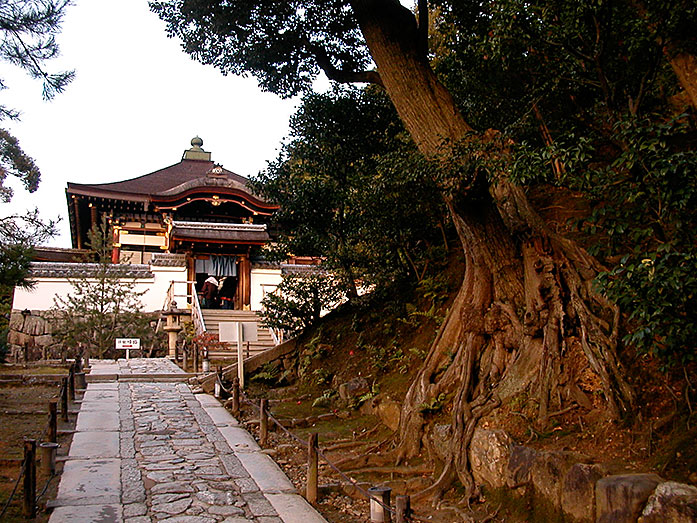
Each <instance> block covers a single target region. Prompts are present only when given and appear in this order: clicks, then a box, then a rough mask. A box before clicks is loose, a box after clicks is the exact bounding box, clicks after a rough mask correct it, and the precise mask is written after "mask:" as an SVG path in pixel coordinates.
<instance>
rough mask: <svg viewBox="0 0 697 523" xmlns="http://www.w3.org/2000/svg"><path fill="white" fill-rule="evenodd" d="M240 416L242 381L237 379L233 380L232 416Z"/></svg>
mask: <svg viewBox="0 0 697 523" xmlns="http://www.w3.org/2000/svg"><path fill="white" fill-rule="evenodd" d="M239 414H240V380H239V378H235V379H233V380H232V415H233V416H238V415H239Z"/></svg>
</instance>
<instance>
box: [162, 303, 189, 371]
mask: <svg viewBox="0 0 697 523" xmlns="http://www.w3.org/2000/svg"><path fill="white" fill-rule="evenodd" d="M182 314H188V311H186V310H180V309H178V308H177V302H176V301H173V302H172V303H171V304H170V306H169V309H168V310H166V311H164V312H163V313H162V315H163V316H164V317H165V326H164V327H163V328H162V330H164V331H165V332H166V333H167V336H168V339H167V344H168V348H169V353H168V357H169V358H171V359H173V360H174V361H177V335H178V334H179V331H181V330H182V325H181V316H182Z"/></svg>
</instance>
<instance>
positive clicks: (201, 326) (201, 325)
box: [191, 282, 206, 336]
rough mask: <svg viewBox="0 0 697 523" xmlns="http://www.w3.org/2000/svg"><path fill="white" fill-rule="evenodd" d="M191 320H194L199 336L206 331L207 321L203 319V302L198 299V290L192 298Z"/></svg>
mask: <svg viewBox="0 0 697 523" xmlns="http://www.w3.org/2000/svg"><path fill="white" fill-rule="evenodd" d="M194 283H195V282H194ZM191 321H192V322H194V330H195V331H196V335H197V336H198V335H200V334H203V333H204V332H206V322H205V321H203V312H201V303H200V302H199V301H198V294H196V292H194V293H193V299H192V300H191Z"/></svg>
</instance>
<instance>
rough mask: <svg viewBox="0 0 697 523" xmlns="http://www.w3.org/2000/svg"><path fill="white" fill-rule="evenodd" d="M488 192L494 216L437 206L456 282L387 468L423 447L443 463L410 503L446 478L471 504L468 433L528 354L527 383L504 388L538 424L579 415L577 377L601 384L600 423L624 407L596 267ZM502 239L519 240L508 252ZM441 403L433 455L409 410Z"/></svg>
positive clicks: (510, 189) (615, 327) (512, 200)
mask: <svg viewBox="0 0 697 523" xmlns="http://www.w3.org/2000/svg"><path fill="white" fill-rule="evenodd" d="M493 192H494V195H495V198H494V200H495V203H496V205H495V206H493V208H494V209H496V212H492V208H491V207H487V205H486V204H485V203H482V204H481V206H480V207H479V208H477V209H467V210H465V211H463V210H462V209H457V207H456V204H455V203H454V202H453V201H448V202H447V203H448V204H449V206H450V210H451V214H452V216H453V221H454V223H455V225H456V228H457V231H458V234H459V236H460V239H461V241H462V245H463V249H464V252H465V276H464V278H463V283H462V286H461V288H460V291H459V292H458V295H457V296H456V298H455V300H454V302H453V304H452V306H451V309H450V312H449V314H448V316H447V318H446V320H445V322H444V323H443V325H442V326H441V329H440V330H439V332H438V334H437V336H436V339H435V340H434V342H433V344H432V346H431V349H430V351H429V354H428V355H427V357H426V359H425V361H424V362H423V364H422V366H421V368H420V369H419V372H418V374H417V376H416V379H415V380H414V382H413V383H412V385H411V387H410V389H409V391H408V392H407V394H406V397H405V401H404V404H403V409H402V418H401V422H400V431H399V434H400V442H399V445H398V448H397V458H398V459H397V463H398V464H399V463H402V462H404V461H406V460H408V459H410V458H412V457H415V456H417V455H419V453H420V452H421V451H422V449H424V448H426V449H428V450H429V451H431V452H430V453H431V454H432V457H434V456H433V454H434V453H435V452H433V451H434V450H440V454H441V455H443V454H444V457H443V459H442V461H443V463H444V466H443V469H442V471H441V473H440V475H439V476H438V478H436V480H435V481H434V483H433V484H432V485H431V486H430V487H428V488H427V489H425V490H424V491H422V492H420V493H419V494H417V496H418V497H419V498H424V497H430V498H433V499H440V498H441V497H442V495H443V493H444V492H445V491H446V490H448V489H449V488H450V486H451V485H452V483H453V482H454V481H455V480H456V479H457V480H459V481H460V483H461V484H462V485H463V487H464V488H465V498H466V499H471V498H474V497H476V496H477V495H478V486H477V485H476V484H475V481H474V479H473V478H472V474H471V471H470V464H469V452H468V451H469V445H470V442H471V439H472V437H473V434H474V430H475V428H476V426H477V424H478V423H479V421H480V419H482V418H483V417H485V416H487V415H488V414H489V413H491V412H492V411H493V410H494V409H496V408H497V407H498V406H499V405H500V403H501V401H500V399H499V388H500V386H501V384H502V383H504V382H505V380H507V379H508V376H507V374H508V369H509V367H510V366H511V365H512V364H513V363H515V362H516V359H517V358H519V357H521V356H526V357H528V358H530V356H529V355H528V354H529V353H530V352H531V351H539V352H537V353H538V354H539V355H540V356H539V365H538V373H537V375H536V376H527V377H526V378H525V379H526V380H528V381H527V382H525V383H518V382H516V386H517V388H518V390H526V389H528V388H533V389H534V390H536V391H537V399H538V400H539V411H538V415H537V419H538V422H539V423H540V424H541V425H542V426H544V425H546V424H547V422H548V420H549V419H550V418H552V417H555V416H560V415H562V414H565V413H567V412H570V411H572V410H574V409H576V408H579V407H580V408H590V407H591V402H590V400H589V399H588V397H587V396H586V395H585V393H584V392H583V391H582V390H581V388H580V387H579V383H580V380H581V374H580V373H581V372H582V371H583V372H587V369H588V367H590V369H592V371H593V373H595V375H596V376H597V381H598V382H599V383H600V384H601V385H602V393H603V396H604V398H605V402H606V409H607V411H608V413H609V414H610V416H611V417H612V418H614V419H618V418H620V417H621V416H622V415H624V414H625V413H627V412H629V411H630V410H631V408H632V406H633V402H634V393H633V391H632V390H631V388H630V387H629V385H628V383H627V381H626V380H625V378H624V375H623V371H622V369H621V367H620V363H619V358H618V356H617V346H618V338H619V321H620V312H619V309H618V307H616V306H615V305H614V304H612V303H610V302H608V301H607V300H606V299H604V298H603V297H602V296H600V295H598V294H597V293H596V292H595V291H594V289H593V286H592V281H593V278H595V276H596V275H597V273H598V271H600V270H602V267H601V266H600V265H599V264H598V262H597V261H596V260H595V259H594V258H592V257H591V256H590V255H588V253H587V252H586V251H584V250H583V249H582V248H580V247H579V246H578V245H576V244H575V243H574V242H571V241H569V240H567V239H566V238H563V237H561V236H559V235H558V234H556V233H555V232H553V231H551V230H549V228H548V227H547V226H546V225H545V224H544V222H543V221H542V220H541V218H540V217H539V216H538V215H537V214H536V213H535V212H534V211H533V210H532V209H531V208H530V206H529V203H528V201H527V198H526V197H525V195H524V194H523V192H522V190H521V189H520V188H519V187H514V186H512V185H510V184H500V185H499V186H497V188H496V189H495V190H494V191H493ZM503 216H505V217H506V219H504V220H503V221H502V220H501V218H502V217H503ZM513 235H515V236H516V237H522V238H523V241H521V242H520V243H519V244H517V245H516V244H514V242H513V240H512V238H513ZM579 357H580V358H584V357H585V360H586V361H587V365H583V364H581V363H580V362H579V360H578V358H579ZM573 363H575V365H574V364H573ZM579 366H580V368H579ZM441 394H445V395H446V397H451V398H452V416H451V426H450V440H449V442H448V444H447V448H445V449H434V444H433V443H430V442H429V440H428V437H429V431H428V430H425V428H426V425H427V422H428V419H427V418H426V417H425V415H424V412H423V410H424V409H422V407H421V406H423V405H428V404H429V402H430V401H432V400H433V398H438V397H439V395H441ZM530 425H531V429H530V430H531V437H535V435H536V434H537V432H536V431H535V430H534V429H533V428H532V422H531V423H530Z"/></svg>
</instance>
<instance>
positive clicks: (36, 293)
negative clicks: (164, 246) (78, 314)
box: [12, 266, 186, 312]
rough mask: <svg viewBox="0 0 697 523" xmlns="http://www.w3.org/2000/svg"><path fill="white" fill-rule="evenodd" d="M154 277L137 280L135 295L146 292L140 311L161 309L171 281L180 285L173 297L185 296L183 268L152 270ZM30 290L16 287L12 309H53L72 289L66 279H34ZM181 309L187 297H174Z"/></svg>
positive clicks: (177, 285) (184, 271) (154, 268)
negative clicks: (57, 298) (58, 298)
mask: <svg viewBox="0 0 697 523" xmlns="http://www.w3.org/2000/svg"><path fill="white" fill-rule="evenodd" d="M151 271H152V273H153V276H154V277H153V278H145V279H139V280H137V281H136V285H135V290H136V291H137V292H142V291H146V292H145V294H144V295H143V296H142V297H141V303H142V304H143V311H145V312H153V311H158V310H161V309H162V306H163V305H164V303H165V297H166V295H167V289H168V288H169V285H170V282H172V281H177V282H182V283H179V284H176V285H175V294H181V295H185V294H186V283H183V282H185V281H186V267H159V266H156V267H152V268H151ZM34 280H35V281H36V285H35V286H34V287H33V288H32V289H22V288H19V287H17V288H15V295H14V301H13V302H12V308H13V309H16V310H24V309H29V310H40V311H41V310H48V309H50V308H52V307H53V304H54V297H55V296H56V295H58V296H67V295H68V294H70V293H71V292H73V286H72V285H71V284H70V282H69V281H68V280H67V279H65V278H35V279H34ZM175 301H176V302H177V305H178V306H179V307H180V308H185V306H186V305H185V304H186V298H184V297H182V298H175Z"/></svg>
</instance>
